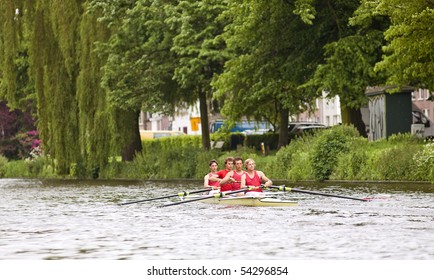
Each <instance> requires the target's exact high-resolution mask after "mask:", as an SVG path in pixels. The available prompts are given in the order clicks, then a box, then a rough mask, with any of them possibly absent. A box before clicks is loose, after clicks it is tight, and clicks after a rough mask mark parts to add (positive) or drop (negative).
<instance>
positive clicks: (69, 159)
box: [0, 0, 140, 174]
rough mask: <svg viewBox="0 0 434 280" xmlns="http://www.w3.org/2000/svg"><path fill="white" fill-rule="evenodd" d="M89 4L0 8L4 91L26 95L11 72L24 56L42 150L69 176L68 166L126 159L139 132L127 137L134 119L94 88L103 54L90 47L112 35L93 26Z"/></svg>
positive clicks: (38, 0) (40, 0)
mask: <svg viewBox="0 0 434 280" xmlns="http://www.w3.org/2000/svg"><path fill="white" fill-rule="evenodd" d="M87 3H88V2H87V1H84V0H67V1H48V0H34V1H7V3H6V4H7V5H6V6H5V9H3V6H2V11H1V17H2V19H3V20H4V22H6V23H7V24H4V25H2V32H1V35H0V38H1V45H2V47H4V48H2V50H3V51H2V64H1V71H2V76H4V77H6V79H2V88H3V89H4V90H3V91H2V92H3V93H7V96H8V100H12V101H14V100H16V99H17V98H15V97H16V96H17V95H19V94H22V93H25V91H19V90H18V89H20V84H23V80H20V79H19V77H20V76H19V73H17V70H16V69H20V68H19V67H17V66H19V64H18V62H20V61H22V58H23V57H25V58H26V59H27V56H25V55H27V54H28V62H29V69H28V72H27V74H28V77H29V83H30V84H31V85H32V86H34V92H35V95H36V97H35V101H36V107H37V120H38V130H39V131H40V135H41V138H42V140H43V148H44V152H45V153H46V154H47V155H49V157H50V158H51V159H53V162H54V163H55V165H56V170H57V172H58V173H59V174H68V173H69V171H70V166H71V164H73V163H75V164H78V165H80V166H83V167H84V168H85V169H84V170H86V169H89V168H94V167H96V166H101V165H104V164H105V163H106V162H107V160H108V157H109V156H112V155H118V154H119V153H122V155H123V158H124V159H132V157H133V155H134V153H135V151H136V150H137V148H136V146H134V144H132V143H131V142H132V141H131V138H134V139H138V133H137V134H135V135H134V136H136V137H134V136H131V135H132V134H134V133H135V132H136V130H137V125H138V124H137V122H138V120H137V115H136V114H131V112H130V111H127V112H125V111H122V110H120V109H118V107H116V106H115V105H113V104H110V103H109V102H108V101H107V100H108V99H107V94H106V92H105V90H104V89H103V88H102V87H101V86H100V83H101V77H102V71H101V66H102V65H104V63H105V60H106V59H107V57H106V56H104V55H102V56H99V55H98V54H97V53H96V52H95V51H94V50H95V48H96V46H97V45H96V42H101V41H106V40H107V38H108V35H109V34H110V32H111V30H108V29H107V27H106V26H105V25H103V24H100V23H99V22H97V18H98V14H97V13H98V11H94V12H95V13H93V12H89V13H85V11H86V9H85V7H86V5H87ZM24 47H25V52H23V51H21V49H23V48H24ZM20 59H21V60H20ZM27 97H28V96H27ZM12 101H10V102H12ZM128 132H130V133H128ZM113 135H116V137H112V136H113ZM138 142H140V140H139V141H138Z"/></svg>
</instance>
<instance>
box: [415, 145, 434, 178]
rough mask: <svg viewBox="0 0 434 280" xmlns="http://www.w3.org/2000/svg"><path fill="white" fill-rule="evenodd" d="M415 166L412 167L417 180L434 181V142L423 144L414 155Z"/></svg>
mask: <svg viewBox="0 0 434 280" xmlns="http://www.w3.org/2000/svg"><path fill="white" fill-rule="evenodd" d="M413 162H414V166H413V167H412V170H413V172H414V173H413V176H414V179H415V180H427V179H428V180H429V181H431V182H434V143H428V144H426V145H424V146H423V148H422V150H420V151H418V152H417V153H415V154H414V156H413Z"/></svg>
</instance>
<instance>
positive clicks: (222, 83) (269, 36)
mask: <svg viewBox="0 0 434 280" xmlns="http://www.w3.org/2000/svg"><path fill="white" fill-rule="evenodd" d="M317 2H318V3H313V1H304V0H300V1H284V0H273V1H265V0H260V1H244V2H243V3H239V2H238V1H233V3H232V5H231V6H230V9H229V12H228V13H227V15H228V17H229V18H231V19H232V23H231V24H230V25H229V26H228V27H227V32H226V34H225V35H224V36H225V38H226V41H227V44H228V47H229V49H230V50H232V51H233V52H234V53H235V55H234V57H233V58H232V59H231V60H229V61H228V62H227V63H226V65H225V71H224V73H223V74H222V75H220V76H219V77H218V79H217V80H216V81H215V83H214V85H215V87H216V88H217V89H218V90H217V95H218V96H219V97H220V98H223V99H225V105H224V107H223V113H225V114H226V115H228V116H230V117H231V118H235V119H236V118H240V117H241V115H247V116H253V117H256V118H258V117H262V118H263V117H267V116H268V118H269V119H273V118H274V120H275V121H276V122H277V123H279V125H280V133H279V147H282V146H284V145H286V144H287V142H288V137H287V135H288V129H287V127H288V117H289V114H290V112H291V113H292V114H296V113H299V112H301V111H304V110H305V109H306V108H307V107H309V106H311V105H312V103H313V102H314V100H315V97H317V96H318V93H317V92H315V91H307V90H304V89H305V88H302V87H300V86H301V85H303V84H304V83H306V82H307V81H308V80H309V78H310V77H312V75H313V74H314V71H315V69H316V66H317V65H318V64H319V63H321V62H322V61H323V46H324V45H325V44H327V43H329V42H332V41H334V40H336V39H337V38H339V36H340V35H341V34H342V33H344V32H346V28H347V27H346V25H345V21H346V20H347V19H348V17H349V15H351V13H352V10H354V9H355V8H356V7H357V5H356V4H357V2H358V1H356V0H352V1H333V2H332V1H325V2H323V1H317ZM336 2H339V3H338V4H336ZM344 2H345V3H344ZM310 5H313V6H312V7H311V8H310V9H309V7H310Z"/></svg>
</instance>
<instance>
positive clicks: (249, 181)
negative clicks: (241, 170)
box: [246, 170, 262, 192]
mask: <svg viewBox="0 0 434 280" xmlns="http://www.w3.org/2000/svg"><path fill="white" fill-rule="evenodd" d="M253 172H254V175H253V178H250V177H249V173H247V172H246V186H254V187H260V186H261V178H259V175H258V172H256V170H255V171H253ZM247 192H262V189H261V188H259V189H257V190H251V191H247Z"/></svg>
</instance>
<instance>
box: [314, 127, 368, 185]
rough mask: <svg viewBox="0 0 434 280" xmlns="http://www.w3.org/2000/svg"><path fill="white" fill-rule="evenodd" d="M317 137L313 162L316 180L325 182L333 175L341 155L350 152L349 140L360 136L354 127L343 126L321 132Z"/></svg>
mask: <svg viewBox="0 0 434 280" xmlns="http://www.w3.org/2000/svg"><path fill="white" fill-rule="evenodd" d="M317 136H318V137H317V138H316V139H315V144H314V146H313V151H312V158H311V162H312V169H313V175H314V178H315V180H318V181H323V180H327V179H329V177H330V175H331V174H332V172H333V170H334V168H335V167H336V165H337V163H338V156H339V154H340V153H345V152H348V151H349V147H348V142H349V140H350V139H351V138H353V137H360V135H359V133H358V131H357V130H356V129H355V128H354V127H352V126H346V125H342V126H335V127H333V128H331V129H327V130H325V131H321V132H320V133H318V134H317Z"/></svg>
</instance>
